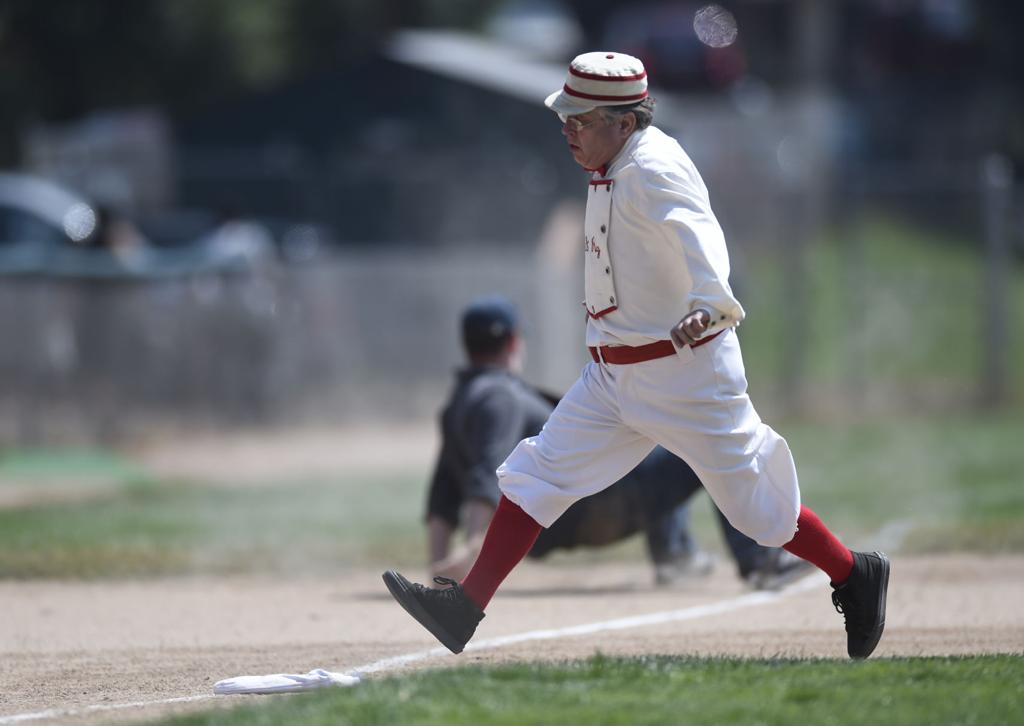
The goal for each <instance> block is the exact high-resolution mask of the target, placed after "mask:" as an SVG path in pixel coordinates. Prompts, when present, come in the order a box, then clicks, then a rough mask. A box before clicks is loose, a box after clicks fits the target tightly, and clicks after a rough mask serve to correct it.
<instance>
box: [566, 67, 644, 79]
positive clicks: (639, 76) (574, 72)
mask: <svg viewBox="0 0 1024 726" xmlns="http://www.w3.org/2000/svg"><path fill="white" fill-rule="evenodd" d="M569 73H571V74H572V75H574V76H576V77H577V78H586V79H587V80H588V81H642V80H643V79H644V78H647V71H644V72H643V73H637V74H636V75H635V76H602V75H598V74H597V73H584V72H583V71H578V70H576V69H575V68H573V67H572V66H569Z"/></svg>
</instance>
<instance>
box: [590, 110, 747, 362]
mask: <svg viewBox="0 0 1024 726" xmlns="http://www.w3.org/2000/svg"><path fill="white" fill-rule="evenodd" d="M584 253H585V258H584V259H585V276H586V277H585V279H586V285H585V289H586V302H585V305H586V308H587V313H588V317H589V322H588V325H587V345H630V346H637V345H644V344H646V343H653V342H654V341H657V340H665V339H666V338H667V337H668V331H669V329H670V328H671V327H672V326H673V325H675V324H676V323H678V322H679V321H680V320H682V318H683V317H684V316H685V315H686V314H687V313H689V312H692V311H693V310H695V309H697V308H705V309H706V310H708V311H709V312H711V313H712V318H713V319H714V320H715V322H716V326H715V327H716V328H718V329H721V328H727V327H731V326H732V325H735V324H737V323H739V322H740V321H741V320H743V317H744V312H743V308H742V307H741V306H740V304H739V302H737V300H736V298H735V297H733V294H732V290H731V289H730V287H729V282H728V281H729V253H728V251H727V250H726V246H725V238H724V236H723V235H722V228H721V227H720V226H719V224H718V220H717V219H715V215H714V213H713V212H712V211H711V202H710V201H709V200H708V190H707V187H705V186H704V181H703V180H702V179H701V177H700V174H699V173H698V172H697V168H696V167H695V166H694V165H693V162H692V161H690V157H689V156H687V155H686V152H684V151H683V149H682V148H681V147H680V146H679V144H678V143H677V142H676V141H675V139H673V138H671V137H669V136H666V135H665V134H664V133H662V132H661V131H660V130H658V129H656V128H653V127H649V128H647V129H644V130H643V131H637V132H636V133H634V134H633V135H632V136H630V137H629V139H628V140H627V141H626V145H625V146H624V147H623V148H622V150H621V151H620V152H619V153H618V155H617V156H616V157H615V158H614V159H613V160H612V162H611V163H610V164H609V165H608V169H607V172H606V174H605V176H604V177H602V176H601V175H600V174H594V178H593V179H592V180H591V182H590V192H589V194H588V195H587V216H586V221H585V224H584ZM613 311H614V312H615V313H616V314H614V315H612V314H611V313H612V312H613Z"/></svg>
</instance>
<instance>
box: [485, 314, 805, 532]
mask: <svg viewBox="0 0 1024 726" xmlns="http://www.w3.org/2000/svg"><path fill="white" fill-rule="evenodd" d="M655 444H660V445H661V446H664V447H665V448H666V449H668V450H669V451H671V452H672V453H674V454H675V455H677V456H679V457H680V458H682V459H683V460H684V461H686V462H687V463H688V464H689V465H690V467H691V468H693V470H694V471H695V472H696V473H697V476H699V477H700V480H701V482H703V484H704V487H705V489H707V490H708V493H709V494H710V495H711V498H712V499H713V500H714V501H715V504H717V505H718V508H719V509H721V510H722V512H723V513H724V514H725V516H726V517H727V518H728V519H729V521H730V522H732V524H733V526H734V527H736V528H737V529H738V530H740V531H741V532H743V533H744V534H746V535H747V536H748V537H751V538H752V539H754V540H756V541H757V542H759V543H761V544H763V545H767V546H774V547H778V546H781V545H783V544H785V543H787V542H789V541H790V540H791V539H792V538H793V535H794V533H795V532H796V520H797V516H798V514H799V511H800V487H799V484H798V483H797V475H796V467H795V465H794V464H793V456H792V454H791V453H790V451H789V446H788V445H787V444H786V441H785V439H783V438H782V437H781V436H779V435H778V434H777V433H775V431H773V430H772V429H771V428H770V427H769V426H767V425H766V424H764V423H763V422H762V421H761V419H760V417H759V416H758V415H757V412H756V411H755V410H754V407H753V405H752V404H751V402H750V398H749V397H748V396H747V380H746V373H745V372H744V370H743V358H742V355H741V353H740V345H739V340H738V339H737V337H736V333H735V332H733V331H732V330H728V331H726V332H725V333H723V334H722V335H720V336H719V337H718V338H716V339H715V340H712V341H711V342H709V343H707V344H706V345H702V346H700V347H698V348H696V349H691V348H689V347H687V348H683V349H682V350H679V351H678V352H677V354H676V355H674V356H668V357H665V358H658V359H656V360H652V361H646V362H644V363H632V364H628V365H606V364H601V363H588V364H587V365H586V367H584V369H583V373H582V374H581V376H580V378H579V379H578V380H577V381H576V383H575V384H574V385H573V386H572V388H570V389H569V392H568V393H567V394H566V395H565V396H564V397H563V398H562V400H561V402H560V403H559V404H558V406H557V407H556V408H555V410H554V412H552V414H551V417H550V418H549V419H548V421H547V423H546V424H545V425H544V428H543V429H542V430H541V432H540V433H539V434H538V435H537V436H533V437H531V438H528V439H525V440H523V441H521V442H520V443H519V445H518V446H517V447H516V448H515V450H514V451H513V452H512V453H511V454H509V457H508V458H507V459H506V460H505V462H504V463H503V464H502V465H501V466H500V467H498V472H497V473H498V484H499V486H500V487H501V491H502V493H503V494H504V495H505V496H506V497H508V498H509V499H510V500H511V501H513V502H514V503H516V504H517V505H519V506H520V507H521V508H522V509H523V510H524V511H525V512H526V513H527V514H529V515H530V516H531V517H533V518H534V519H535V520H536V521H537V522H538V523H539V524H541V525H542V526H544V527H550V526H551V524H552V523H554V521H555V520H556V519H558V518H559V517H560V516H561V515H562V513H563V512H564V511H565V510H566V509H568V508H569V506H570V505H571V504H572V503H573V502H575V501H577V500H578V499H582V498H583V497H586V496H589V495H591V494H595V493H597V492H599V491H601V490H602V489H604V488H605V487H607V486H609V485H611V484H613V483H614V482H616V481H618V480H619V479H621V478H622V477H623V476H624V475H625V474H627V473H628V472H630V471H632V470H633V468H634V467H635V466H636V465H637V464H639V463H640V461H641V460H642V459H643V458H644V457H645V456H647V454H648V453H650V451H651V449H652V448H654V445H655Z"/></svg>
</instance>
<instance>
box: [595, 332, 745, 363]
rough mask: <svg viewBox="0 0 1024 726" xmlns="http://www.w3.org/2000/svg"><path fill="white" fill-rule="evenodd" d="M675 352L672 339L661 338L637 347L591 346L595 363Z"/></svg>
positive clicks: (703, 340) (636, 360)
mask: <svg viewBox="0 0 1024 726" xmlns="http://www.w3.org/2000/svg"><path fill="white" fill-rule="evenodd" d="M724 332H725V331H724V330H719V331H718V332H717V333H715V334H714V335H709V336H708V337H706V338H701V339H700V340H698V341H697V342H696V343H693V344H692V345H690V347H691V348H699V347H701V346H702V345H704V344H705V343H710V342H711V341H712V340H714V339H715V338H717V337H718V336H719V335H721V334H722V333H724ZM675 352H676V347H675V345H674V344H673V343H672V341H671V340H659V341H658V342H656V343H648V344H647V345H638V346H636V347H635V348H633V347H631V346H628V345H603V346H601V347H600V348H594V347H591V348H590V356H591V357H592V358H593V359H594V362H595V363H600V362H601V361H602V360H604V362H605V363H612V364H613V365H627V364H629V363H643V362H644V361H648V360H655V359H656V358H666V357H668V356H670V355H674V354H675Z"/></svg>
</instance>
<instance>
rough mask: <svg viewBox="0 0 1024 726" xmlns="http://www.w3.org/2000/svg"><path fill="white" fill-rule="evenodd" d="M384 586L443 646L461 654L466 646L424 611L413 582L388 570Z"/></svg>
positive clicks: (383, 576)
mask: <svg viewBox="0 0 1024 726" xmlns="http://www.w3.org/2000/svg"><path fill="white" fill-rule="evenodd" d="M381 577H382V578H383V580H384V584H385V585H387V586H388V591H389V592H390V593H391V597H393V598H395V600H397V601H398V604H399V605H401V606H402V608H404V609H405V612H407V613H409V614H410V615H412V617H413V618H414V619H415V620H416V622H418V623H419V624H420V625H422V626H423V627H424V628H426V629H427V630H429V631H430V634H431V635H433V636H434V637H435V638H437V639H438V640H439V641H441V645H443V646H444V647H445V648H447V649H448V650H450V651H451V652H452V653H456V654H458V653H461V652H462V649H463V648H465V647H466V644H465V643H464V642H462V641H460V640H459V639H458V638H456V637H454V636H453V635H452V634H451V633H449V632H448V631H447V630H446V629H445V628H444V626H442V625H441V624H440V623H439V622H437V620H435V619H434V618H433V616H432V615H431V614H430V613H428V612H427V611H426V610H424V609H423V606H422V605H420V601H419V600H417V599H416V595H415V593H414V592H413V589H412V587H410V586H411V585H412V583H411V582H409V581H408V580H406V579H405V578H404V577H402V576H401V575H400V574H398V573H397V572H395V571H394V570H388V571H387V572H385V573H384V574H383V575H382V576H381Z"/></svg>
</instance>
